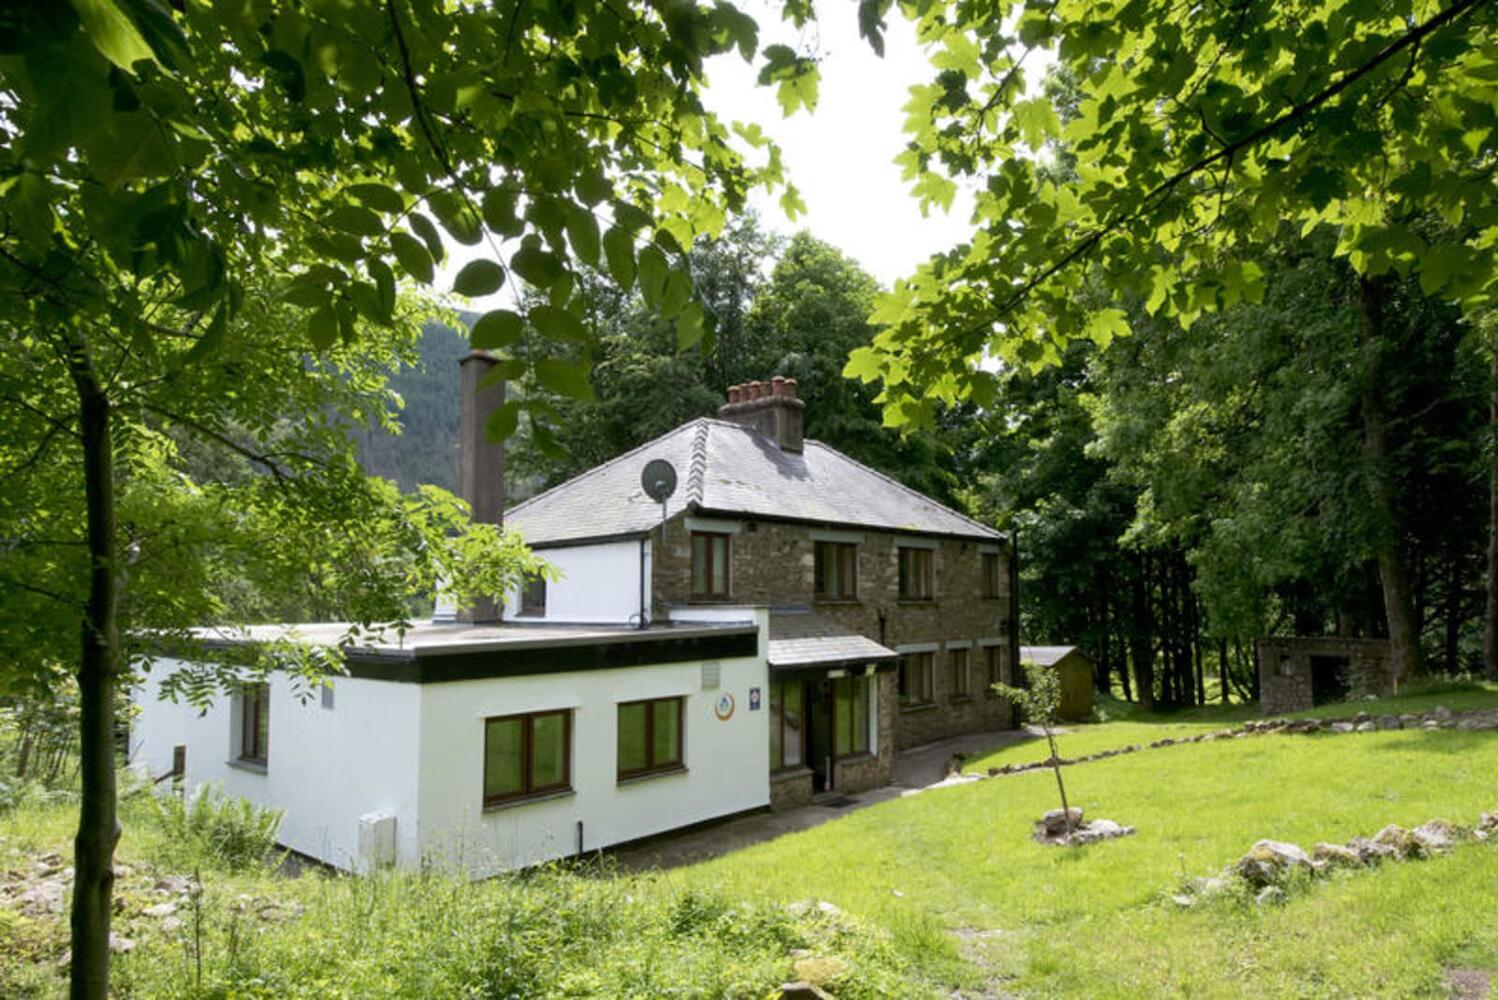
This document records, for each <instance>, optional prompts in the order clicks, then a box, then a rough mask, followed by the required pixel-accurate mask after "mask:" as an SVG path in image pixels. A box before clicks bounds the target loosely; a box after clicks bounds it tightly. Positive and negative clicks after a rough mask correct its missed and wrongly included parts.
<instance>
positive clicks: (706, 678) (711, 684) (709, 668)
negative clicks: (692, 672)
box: [702, 663, 723, 691]
mask: <svg viewBox="0 0 1498 1000" xmlns="http://www.w3.org/2000/svg"><path fill="white" fill-rule="evenodd" d="M722 683H723V664H721V663H704V664H703V665H702V690H704V691H716V690H718V686H719V685H721V684H722Z"/></svg>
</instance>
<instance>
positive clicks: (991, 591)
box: [982, 552, 999, 600]
mask: <svg viewBox="0 0 1498 1000" xmlns="http://www.w3.org/2000/svg"><path fill="white" fill-rule="evenodd" d="M982 592H983V596H984V597H985V598H987V599H989V600H992V599H994V598H996V597H998V596H999V554H998V553H997V552H985V553H983V591H982Z"/></svg>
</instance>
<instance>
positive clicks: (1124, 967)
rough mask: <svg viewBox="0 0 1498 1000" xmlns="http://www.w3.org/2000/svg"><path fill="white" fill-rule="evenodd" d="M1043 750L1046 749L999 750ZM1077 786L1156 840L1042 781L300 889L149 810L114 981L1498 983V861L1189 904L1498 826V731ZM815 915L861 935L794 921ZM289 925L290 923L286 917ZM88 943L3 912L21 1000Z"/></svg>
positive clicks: (1159, 762) (1091, 739)
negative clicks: (1106, 828)
mask: <svg viewBox="0 0 1498 1000" xmlns="http://www.w3.org/2000/svg"><path fill="white" fill-rule="evenodd" d="M1438 703H1439V704H1445V705H1447V706H1448V707H1450V708H1452V709H1453V710H1463V709H1470V708H1478V707H1493V706H1498V687H1495V686H1491V685H1486V686H1485V685H1477V684H1469V685H1465V686H1461V687H1458V688H1449V687H1448V688H1444V689H1441V690H1437V691H1423V692H1415V693H1411V694H1409V695H1407V696H1405V697H1403V698H1401V699H1398V700H1396V701H1390V702H1384V703H1379V704H1377V705H1364V704H1354V705H1349V706H1344V707H1342V708H1340V709H1337V710H1335V711H1334V710H1331V709H1318V710H1317V712H1316V713H1315V714H1317V715H1320V716H1321V717H1323V718H1325V717H1331V716H1332V715H1334V714H1350V713H1352V712H1356V711H1359V710H1361V709H1363V708H1368V709H1369V710H1370V711H1374V712H1376V713H1384V712H1401V711H1420V710H1424V709H1428V708H1431V707H1434V706H1435V705H1436V704H1438ZM1103 709H1104V711H1105V712H1106V713H1107V714H1110V715H1112V716H1114V717H1115V719H1114V721H1110V722H1105V723H1101V724H1096V725H1090V726H1083V727H1078V728H1077V729H1076V731H1075V732H1072V733H1069V734H1067V735H1065V736H1063V737H1062V741H1063V742H1062V753H1063V754H1068V755H1074V754H1078V753H1084V752H1089V749H1088V748H1091V749H1102V748H1105V747H1110V746H1119V745H1124V744H1127V743H1130V742H1148V741H1149V740H1151V739H1156V738H1159V737H1160V736H1162V735H1167V734H1174V735H1182V734H1183V733H1189V732H1192V731H1199V730H1201V729H1215V728H1220V727H1222V726H1224V725H1226V724H1229V723H1231V722H1233V721H1241V719H1243V718H1247V717H1251V716H1250V714H1249V711H1248V710H1247V709H1245V708H1243V707H1241V706H1232V707H1230V708H1229V709H1227V710H1226V711H1224V710H1221V709H1216V708H1212V709H1205V710H1196V711H1194V712H1183V713H1178V714H1175V715H1171V716H1141V715H1140V714H1139V713H1138V712H1137V711H1136V710H1133V709H1132V707H1130V706H1122V705H1118V704H1111V705H1104V706H1103ZM1022 752H1030V753H1037V752H1040V748H1039V747H1037V746H1035V745H1033V744H1032V745H1027V746H1022V747H1015V748H1009V750H1007V751H1005V753H1009V754H1015V753H1022ZM1042 755H1043V754H1042ZM1013 759H1018V758H1013ZM1065 774H1066V780H1067V786H1068V791H1069V792H1070V794H1071V796H1072V801H1073V802H1074V803H1075V804H1079V805H1081V806H1082V807H1084V808H1085V809H1086V810H1087V813H1088V815H1089V816H1091V817H1108V818H1111V819H1115V820H1118V821H1120V822H1123V823H1128V824H1132V825H1134V826H1137V827H1138V830H1139V832H1138V833H1137V834H1136V835H1135V836H1133V837H1129V838H1125V839H1122V840H1117V841H1111V842H1107V843H1103V844H1097V845H1093V846H1089V847H1085V848H1079V849H1075V850H1061V849H1057V848H1051V847H1044V846H1041V845H1038V844H1036V843H1034V842H1033V841H1032V840H1031V839H1030V836H1029V834H1030V828H1031V824H1032V823H1033V822H1034V820H1035V819H1036V818H1037V817H1038V816H1039V815H1040V814H1041V813H1043V812H1044V811H1045V810H1046V809H1049V808H1052V807H1053V806H1054V805H1055V804H1056V799H1055V795H1056V792H1055V783H1054V778H1053V777H1052V775H1051V773H1050V771H1048V770H1041V771H1036V772H1030V773H1025V774H1020V775H1013V776H1008V777H1004V778H998V779H994V780H989V781H981V782H974V783H972V784H967V785H960V786H954V787H948V788H942V789H936V790H932V791H927V792H923V793H921V794H918V795H912V796H907V797H903V798H899V799H895V800H892V801H889V802H886V803H883V804H881V805H876V806H871V807H869V808H867V809H863V810H860V811H856V812H853V813H850V814H848V815H846V816H844V817H843V818H841V819H838V820H835V821H833V822H830V823H827V824H825V825H823V826H820V827H816V828H814V829H811V830H807V831H804V832H801V833H797V834H791V835H788V836H784V837H781V838H779V839H777V840H775V841H772V842H768V843H765V844H761V845H758V846H755V847H751V848H748V849H746V850H742V851H739V852H736V853H734V854H731V855H728V856H725V857H722V858H719V859H716V860H713V861H708V862H704V863H702V864H699V865H695V866H692V867H690V868H685V869H680V870H677V871H674V872H670V873H666V874H659V875H645V876H619V875H616V874H613V873H611V872H609V871H607V870H595V871H591V872H588V873H585V874H582V875H579V874H575V873H571V872H568V871H565V870H562V869H547V870H543V871H540V872H535V873H531V874H528V875H523V876H517V877H512V878H503V879H496V880H493V881H490V882H486V883H483V884H480V885H470V884H468V883H466V882H464V881H462V880H460V879H458V878H454V877H450V876H446V875H442V874H429V875H414V874H389V875H382V876H379V877H377V878H372V879H351V878H342V877H332V876H328V875H325V874H321V873H315V872H314V873H312V874H310V875H308V876H304V877H303V878H300V879H296V880H287V879H285V878H283V877H280V876H277V875H273V874H271V873H270V872H268V871H266V870H265V869H263V868H259V867H255V868H251V869H249V870H245V871H233V870H229V869H228V868H225V867H224V866H223V865H222V864H220V863H218V862H215V861H214V860H213V859H212V858H211V857H207V856H203V857H199V858H195V859H194V858H185V857H184V855H183V847H182V844H181V843H179V842H177V840H175V839H174V838H172V837H171V836H170V835H169V834H168V832H167V831H166V830H165V829H164V828H163V826H162V824H161V822H160V820H159V819H155V818H154V817H155V813H154V811H153V810H149V809H148V808H146V805H145V803H144V802H142V801H141V800H139V799H131V800H128V801H127V802H126V804H125V825H126V833H125V838H124V840H123V841H122V844H121V850H120V856H121V859H122V860H123V861H124V862H125V863H126V864H127V865H132V866H135V868H136V871H135V872H134V873H133V874H128V875H126V876H124V877H122V879H121V882H120V893H119V895H120V898H121V900H122V907H123V909H122V913H121V915H120V916H119V918H118V921H117V928H118V929H119V930H120V931H121V932H122V933H124V934H126V935H128V936H131V937H133V938H134V939H135V940H136V942H137V946H136V949H135V950H134V951H133V952H131V953H130V954H128V955H125V956H119V957H117V959H116V961H115V974H116V975H115V991H116V994H117V995H119V996H122V997H136V996H141V997H146V996H149V997H158V996H160V997H182V998H189V997H193V998H196V997H209V996H213V997H221V996H235V997H271V996H276V997H280V996H306V997H312V996H318V997H322V996H329V997H365V996H398V997H422V996H461V995H482V996H505V995H513V996H593V997H605V996H607V997H614V996H619V997H635V996H638V997H646V996H660V995H666V994H670V995H674V996H694V997H697V996H700V997H710V996H713V997H716V996H733V997H738V996H743V997H763V996H765V995H766V994H767V993H769V992H770V991H771V990H773V988H774V986H776V985H777V984H778V983H780V982H783V981H785V980H787V979H791V978H794V976H795V974H796V969H795V953H796V952H797V950H798V949H805V950H807V951H809V952H811V953H812V954H814V955H816V956H818V957H823V958H830V959H831V960H832V962H831V965H832V967H833V968H834V969H837V968H841V969H843V970H845V974H844V975H843V976H842V977H841V978H839V979H836V980H834V981H832V982H831V983H830V984H829V985H830V987H831V989H832V992H834V993H835V994H836V995H837V996H839V997H858V996H868V997H876V996H901V997H907V996H911V997H921V996H940V995H945V994H947V993H948V992H949V991H950V990H951V989H952V988H953V987H960V988H963V989H971V990H974V991H981V990H983V989H987V990H990V991H992V992H993V993H996V994H1000V995H1018V996H1043V997H1045V996H1058V997H1070V996H1086V997H1158V996H1193V997H1240V996H1248V997H1302V996H1326V997H1418V996H1429V997H1440V996H1444V995H1446V989H1445V986H1444V983H1443V968H1445V967H1451V966H1464V967H1476V968H1485V969H1490V970H1494V971H1498V925H1495V923H1494V921H1493V920H1492V912H1493V902H1494V895H1493V886H1495V885H1498V844H1494V845H1477V844H1472V845H1465V846H1462V847H1460V848H1458V849H1457V850H1456V851H1454V852H1453V853H1452V854H1451V855H1449V856H1446V857H1442V858H1438V859H1434V860H1429V861H1419V862H1406V863H1398V864H1389V865H1385V866H1383V867H1382V868H1379V869H1375V870H1367V871H1358V872H1353V873H1348V874H1342V875H1337V876H1334V877H1330V878H1327V879H1323V880H1318V881H1316V882H1313V883H1310V884H1308V885H1306V886H1303V887H1300V888H1298V889H1297V890H1296V891H1294V892H1293V893H1292V895H1291V898H1290V899H1289V901H1288V902H1286V903H1285V904H1283V905H1280V906H1274V907H1265V908H1259V907H1257V906H1254V905H1253V904H1252V903H1251V902H1249V901H1246V900H1245V899H1243V898H1242V897H1241V896H1229V897H1226V898H1224V899H1219V900H1212V901H1209V902H1204V903H1200V904H1198V905H1197V906H1196V907H1193V908H1190V909H1182V908H1180V907H1179V906H1177V905H1176V904H1174V903H1172V902H1170V900H1169V898H1168V897H1169V896H1170V894H1172V893H1173V892H1175V891H1176V890H1177V888H1178V887H1179V886H1180V884H1181V883H1182V881H1183V880H1184V879H1186V878H1189V877H1191V876H1196V875H1210V874H1215V873H1217V872H1218V871H1220V870H1222V869H1223V868H1224V867H1225V866H1227V865H1228V864H1230V863H1231V862H1232V861H1234V860H1235V859H1236V858H1237V857H1239V856H1240V855H1241V854H1242V853H1243V852H1244V851H1245V850H1246V849H1247V848H1248V847H1249V846H1250V845H1251V844H1252V843H1253V841H1255V840H1257V839H1259V838H1261V837H1273V838H1276V839H1281V840H1290V841H1294V842H1297V843H1300V844H1301V845H1303V846H1305V847H1307V848H1309V847H1310V846H1311V845H1313V844H1314V843H1315V842H1317V841H1320V840H1329V841H1335V842H1342V841H1346V840H1347V839H1349V838H1351V837H1353V836H1355V835H1365V834H1372V833H1373V832H1375V831H1377V830H1378V829H1379V828H1381V827H1382V826H1384V825H1385V824H1387V823H1390V822H1396V823H1400V824H1403V825H1406V826H1414V825H1417V824H1419V823H1421V822H1423V821H1425V820H1427V819H1431V818H1433V817H1438V816H1439V817H1445V818H1449V819H1452V820H1455V821H1457V822H1459V823H1464V824H1469V825H1470V824H1472V823H1473V822H1475V820H1476V818H1477V816H1478V813H1479V811H1481V810H1493V809H1498V782H1495V781H1494V779H1493V776H1494V775H1495V774H1498V733H1490V732H1463V731H1458V730H1440V731H1434V732H1426V731H1419V730H1401V731H1384V732H1376V733H1367V734H1355V735H1331V734H1321V735H1314V736H1297V735H1292V736H1287V735H1266V736H1255V737H1248V738H1245V739H1241V740H1225V741H1218V742H1212V743H1203V744H1191V745H1185V746H1175V747H1169V748H1163V749H1159V750H1152V751H1149V752H1146V753H1139V754H1129V755H1124V756H1120V757H1114V758H1109V759H1107V760H1102V761H1096V762H1090V763H1087V764H1085V765H1081V766H1077V767H1072V768H1068V769H1067V770H1066V772H1065ZM73 822H74V814H73V811H72V807H71V805H70V804H69V803H67V802H57V803H53V804H46V803H43V802H39V801H32V802H29V803H27V804H24V805H23V806H21V807H19V808H16V809H12V810H9V811H7V812H4V813H0V871H3V870H6V869H9V870H12V871H14V870H17V869H18V868H20V867H21V866H22V865H23V864H25V863H28V862H29V859H31V858H33V857H34V856H35V854H36V853H37V852H39V851H43V850H54V851H59V852H63V853H64V854H65V853H66V851H67V849H68V844H69V841H70V838H71V835H72V825H73ZM143 864H149V865H156V866H157V871H156V872H154V873H152V872H143V871H142V869H141V866H142V865H143ZM190 864H198V865H200V866H201V868H202V871H203V880H204V883H205V887H206V889H205V893H204V896H203V904H202V907H201V913H202V922H203V936H202V941H203V944H202V947H201V949H199V948H198V947H197V945H196V944H195V943H194V942H195V936H194V935H193V934H191V933H190V930H191V928H192V926H193V924H192V922H191V917H192V913H191V912H186V911H185V912H184V913H182V914H180V915H181V916H184V917H187V918H188V923H187V924H186V926H185V927H184V928H181V929H178V930H177V931H175V932H167V931H164V930H163V929H162V927H161V925H160V923H159V922H153V921H151V920H148V919H146V918H144V917H143V916H142V914H141V911H142V910H143V909H144V907H145V906H147V905H150V904H151V903H153V902H155V901H156V897H154V896H152V895H151V890H150V885H151V882H152V880H153V878H154V876H155V874H159V873H160V871H163V870H168V869H170V870H182V869H183V867H184V866H190ZM816 900H825V901H829V902H831V903H834V904H836V906H837V907H838V908H840V909H841V911H842V914H843V915H842V916H836V915H834V916H826V915H823V914H822V913H821V912H820V911H819V910H818V909H817V908H816V907H809V908H798V909H795V910H793V909H792V908H790V907H788V906H787V904H789V903H793V902H803V901H816ZM267 906H271V907H272V908H273V909H274V910H276V911H278V912H279V913H280V914H281V916H277V917H274V918H267V917H265V916H264V915H263V912H262V911H264V909H265V908H266V907H267ZM296 913H299V915H295V916H290V917H289V918H288V917H287V915H288V914H296ZM957 931H962V932H963V936H962V938H961V940H959V936H958V935H957V934H956V933H954V932H957ZM975 932H982V933H975ZM993 932H997V933H993ZM65 948H66V921H65V919H62V918H37V919H32V918H21V917H18V916H16V915H15V914H14V912H13V911H10V910H6V909H5V908H4V907H0V996H5V997H13V996H14V997H30V996H54V995H60V994H61V992H62V991H63V989H64V986H65V984H64V981H63V978H62V974H61V969H60V967H59V965H58V960H59V957H60V956H61V954H62V952H63V950H64V949H65ZM200 956H201V958H202V973H201V980H200V979H199V972H198V958H199V957H200Z"/></svg>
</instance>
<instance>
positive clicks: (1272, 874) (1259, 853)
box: [1233, 840, 1311, 888]
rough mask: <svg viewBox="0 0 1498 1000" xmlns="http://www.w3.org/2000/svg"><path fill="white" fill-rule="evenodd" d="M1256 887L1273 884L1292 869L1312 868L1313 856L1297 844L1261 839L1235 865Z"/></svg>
mask: <svg viewBox="0 0 1498 1000" xmlns="http://www.w3.org/2000/svg"><path fill="white" fill-rule="evenodd" d="M1233 867H1234V870H1236V871H1237V872H1238V874H1239V875H1242V876H1243V879H1244V881H1246V882H1248V884H1249V885H1251V886H1253V887H1255V888H1262V887H1264V886H1266V885H1273V884H1276V883H1278V882H1280V881H1281V880H1283V879H1284V877H1285V876H1286V875H1288V874H1289V873H1290V872H1292V871H1296V870H1304V871H1310V870H1311V858H1310V856H1309V855H1307V854H1306V852H1305V851H1303V850H1301V849H1300V847H1299V846H1298V845H1296V844H1286V843H1283V842H1281V841H1278V840H1261V841H1259V842H1258V843H1256V844H1254V846H1253V847H1251V848H1250V849H1249V852H1248V853H1247V854H1245V855H1243V857H1241V858H1239V859H1238V863H1237V864H1236V865H1234V866H1233Z"/></svg>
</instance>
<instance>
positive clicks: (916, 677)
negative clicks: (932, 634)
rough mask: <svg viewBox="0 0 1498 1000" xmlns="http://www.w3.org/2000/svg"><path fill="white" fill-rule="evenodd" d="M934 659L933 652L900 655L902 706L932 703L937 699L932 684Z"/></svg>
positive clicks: (912, 706) (911, 706)
mask: <svg viewBox="0 0 1498 1000" xmlns="http://www.w3.org/2000/svg"><path fill="white" fill-rule="evenodd" d="M933 660H934V657H933V655H932V654H931V653H906V654H905V655H904V656H902V657H900V677H899V687H900V707H901V708H914V707H916V706H918V705H930V704H932V703H933V702H934V701H935V700H936V695H935V692H934V690H933V684H932V676H933V674H934V672H935V671H934V667H933Z"/></svg>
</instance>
